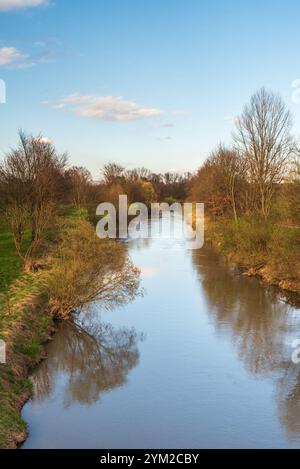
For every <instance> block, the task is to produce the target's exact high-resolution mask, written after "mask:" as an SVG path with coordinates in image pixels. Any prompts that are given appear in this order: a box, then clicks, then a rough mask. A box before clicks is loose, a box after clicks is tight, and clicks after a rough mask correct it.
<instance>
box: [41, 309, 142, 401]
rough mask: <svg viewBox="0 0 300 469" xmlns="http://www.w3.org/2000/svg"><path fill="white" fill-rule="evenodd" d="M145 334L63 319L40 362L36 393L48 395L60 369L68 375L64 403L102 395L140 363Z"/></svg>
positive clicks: (98, 323)
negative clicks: (138, 345)
mask: <svg viewBox="0 0 300 469" xmlns="http://www.w3.org/2000/svg"><path fill="white" fill-rule="evenodd" d="M140 339H142V335H139V334H137V332H136V331H135V330H134V329H126V328H114V327H113V326H112V325H111V324H108V323H103V322H99V321H93V322H92V320H88V319H86V318H85V319H83V320H81V321H77V322H71V321H67V322H64V323H63V324H62V326H61V328H60V330H59V332H58V333H57V334H56V336H55V341H54V342H53V343H52V344H50V346H49V349H48V358H47V360H46V361H44V362H43V363H41V365H40V366H39V368H38V370H37V372H36V373H35V375H34V377H33V380H34V388H35V392H34V396H35V399H37V400H40V399H44V398H45V397H47V396H48V395H49V394H50V392H51V390H52V386H53V383H54V378H55V375H56V374H57V373H60V372H61V373H65V374H67V375H68V382H67V384H66V389H65V404H66V405H67V406H68V405H70V404H71V403H72V402H73V401H78V402H80V403H82V404H91V403H93V402H95V401H97V400H98V399H99V397H100V395H101V394H102V393H103V392H105V391H108V390H110V389H113V388H116V387H119V386H121V385H122V384H124V383H125V381H126V377H127V374H128V373H129V371H130V370H131V369H132V368H133V367H134V366H136V365H137V363H138V358H139V352H138V349H137V342H138V341H139V340H140Z"/></svg>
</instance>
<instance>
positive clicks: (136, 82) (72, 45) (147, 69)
mask: <svg viewBox="0 0 300 469" xmlns="http://www.w3.org/2000/svg"><path fill="white" fill-rule="evenodd" d="M299 19H300V2H299V1H298V0H285V1H284V0H277V1H276V0H272V1H271V0H264V1H263V2H262V1H261V0H260V1H259V0H252V1H250V0H249V1H241V0H215V1H214V0H151V1H150V0H149V1H146V0H86V1H83V0H72V1H71V0H55V1H52V0H49V1H43V0H0V79H2V80H5V82H6V86H7V103H6V104H0V155H3V154H4V153H5V152H6V151H7V150H8V149H9V147H10V146H14V145H15V144H16V140H17V138H16V135H17V130H18V129H19V128H23V129H25V130H26V131H28V132H30V133H42V134H43V135H44V136H45V137H47V138H50V139H52V140H53V141H54V143H55V144H56V146H57V148H58V150H59V151H62V152H63V151H67V152H68V153H69V155H70V160H71V162H72V164H76V165H84V166H86V167H88V168H89V169H90V170H91V171H92V172H93V174H94V175H95V176H96V175H97V174H98V173H99V171H100V168H101V166H102V165H103V164H104V163H105V162H107V161H117V162H119V163H122V164H124V165H125V166H128V167H133V166H147V167H150V168H151V169H153V170H155V171H165V170H170V169H176V170H182V171H183V170H188V169H191V170H194V169H196V168H197V167H198V166H199V165H200V164H201V162H202V161H203V160H204V159H205V157H206V156H207V154H208V153H209V151H210V150H211V149H212V148H213V147H214V146H216V145H217V144H218V143H219V142H220V141H221V140H222V141H225V142H230V138H231V133H232V130H233V124H232V118H233V117H234V116H236V115H238V114H239V113H240V111H241V109H242V107H243V105H244V104H245V103H246V102H247V101H248V100H249V97H250V96H251V94H252V93H253V92H254V91H256V89H257V88H260V87H261V86H265V87H267V88H271V89H273V90H274V91H277V92H279V93H280V94H281V95H282V97H283V98H284V99H285V101H286V103H287V105H288V106H289V107H290V108H291V110H292V112H293V114H294V118H295V127H294V130H295V133H296V134H297V135H298V134H300V103H299V102H298V103H297V102H295V100H294V101H293V100H292V93H293V89H292V82H294V81H295V80H297V79H300V61H299V46H300V28H299Z"/></svg>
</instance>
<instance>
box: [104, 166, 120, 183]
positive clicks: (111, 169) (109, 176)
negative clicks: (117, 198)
mask: <svg viewBox="0 0 300 469" xmlns="http://www.w3.org/2000/svg"><path fill="white" fill-rule="evenodd" d="M124 171H125V169H124V168H123V166H120V165H119V164H116V163H107V164H106V165H104V167H103V170H102V174H103V178H104V182H105V183H106V184H115V183H120V181H122V180H123V174H124Z"/></svg>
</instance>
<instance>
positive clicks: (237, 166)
mask: <svg viewBox="0 0 300 469" xmlns="http://www.w3.org/2000/svg"><path fill="white" fill-rule="evenodd" d="M209 159H210V162H211V164H212V165H213V166H215V168H216V169H217V170H218V171H219V173H220V174H221V175H222V176H221V177H222V179H223V185H224V189H225V197H226V199H227V200H229V203H230V205H231V209H232V213H233V216H234V219H235V221H237V219H238V214H237V200H236V198H237V195H238V194H237V191H238V189H239V185H241V184H240V182H241V181H242V179H243V177H244V172H245V171H244V170H245V168H244V161H243V159H241V158H240V156H239V153H238V152H237V151H235V150H234V149H231V148H226V147H225V146H224V145H222V144H220V145H219V147H218V148H217V150H216V151H215V152H213V153H212V154H211V156H210V158H209Z"/></svg>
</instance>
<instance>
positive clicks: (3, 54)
mask: <svg viewBox="0 0 300 469" xmlns="http://www.w3.org/2000/svg"><path fill="white" fill-rule="evenodd" d="M0 1H1V0H0ZM26 58H27V56H26V55H25V54H22V52H20V51H19V50H18V49H16V48H15V47H2V48H0V67H1V66H3V65H10V64H12V63H16V62H21V61H23V60H24V59H26Z"/></svg>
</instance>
